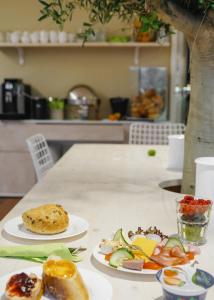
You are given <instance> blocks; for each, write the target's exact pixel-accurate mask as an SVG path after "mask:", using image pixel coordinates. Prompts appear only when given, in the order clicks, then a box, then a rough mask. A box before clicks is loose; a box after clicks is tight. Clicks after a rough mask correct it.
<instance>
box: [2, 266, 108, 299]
mask: <svg viewBox="0 0 214 300" xmlns="http://www.w3.org/2000/svg"><path fill="white" fill-rule="evenodd" d="M78 270H79V272H80V274H81V276H82V278H83V280H84V282H85V285H86V287H87V289H88V291H89V295H90V300H101V299H102V300H111V299H112V293H113V292H112V286H111V284H110V283H109V282H108V281H107V280H106V279H105V278H104V277H102V276H101V275H99V274H97V273H95V272H92V271H89V270H86V269H82V268H78ZM22 272H24V273H27V274H30V273H34V274H36V275H37V276H38V277H40V278H41V277H42V268H41V267H33V268H27V269H22V270H18V271H16V272H13V273H10V274H7V275H5V276H2V277H0V299H4V298H3V296H4V290H5V287H6V283H7V281H8V279H9V278H10V277H11V276H12V275H14V274H18V273H22ZM50 299H54V298H52V297H51V296H50V295H49V294H45V295H44V296H43V297H42V298H41V300H50Z"/></svg>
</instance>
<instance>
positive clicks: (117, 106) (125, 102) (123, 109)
mask: <svg viewBox="0 0 214 300" xmlns="http://www.w3.org/2000/svg"><path fill="white" fill-rule="evenodd" d="M110 103H111V109H112V113H113V114H114V113H120V115H121V119H124V118H126V117H127V115H128V108H129V99H128V98H122V97H115V98H110Z"/></svg>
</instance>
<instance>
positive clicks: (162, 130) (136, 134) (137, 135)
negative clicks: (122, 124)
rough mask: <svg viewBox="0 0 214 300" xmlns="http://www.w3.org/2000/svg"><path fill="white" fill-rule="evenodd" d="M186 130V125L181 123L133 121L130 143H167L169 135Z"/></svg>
mask: <svg viewBox="0 0 214 300" xmlns="http://www.w3.org/2000/svg"><path fill="white" fill-rule="evenodd" d="M184 132H185V125H184V124H180V123H155V124H153V123H145V122H141V123H132V124H131V126H130V131H129V144H144V145H167V144H168V143H169V141H168V135H171V134H183V133H184Z"/></svg>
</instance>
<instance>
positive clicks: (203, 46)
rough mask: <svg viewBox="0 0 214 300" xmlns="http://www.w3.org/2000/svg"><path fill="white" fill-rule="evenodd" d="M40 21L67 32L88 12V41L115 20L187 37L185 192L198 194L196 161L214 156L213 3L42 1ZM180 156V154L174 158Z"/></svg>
mask: <svg viewBox="0 0 214 300" xmlns="http://www.w3.org/2000/svg"><path fill="white" fill-rule="evenodd" d="M38 1H39V2H40V3H41V4H42V9H41V17H40V20H41V19H45V18H47V17H51V18H52V19H53V20H54V22H56V23H57V24H59V25H60V26H63V24H64V23H65V22H66V21H67V20H71V19H72V15H73V12H74V11H75V10H76V9H79V8H84V9H86V11H87V12H88V20H86V22H85V23H84V25H85V28H86V31H85V38H87V36H88V35H91V33H93V25H94V24H95V23H97V22H101V23H103V24H104V23H108V22H109V21H110V20H111V19H112V18H113V17H114V16H116V17H117V18H119V19H120V20H122V21H124V22H129V21H131V20H132V19H133V18H139V20H140V21H142V28H141V30H142V31H146V30H148V29H150V28H152V29H156V30H158V28H160V27H161V26H165V27H166V29H168V31H169V25H168V24H171V25H173V26H174V27H175V28H177V29H178V30H180V31H183V33H184V34H185V37H186V40H187V42H188V45H189V48H190V51H191V66H190V68H191V102H190V111H189V117H188V125H187V130H186V138H185V163H184V176H183V192H184V193H190V194H194V183H195V178H194V177H195V166H194V159H195V158H196V157H200V156H213V155H214V134H213V133H214V92H213V86H214V0H123V1H122V0H112V1H108V0H80V1H77V0H73V1H71V0H46V1H44V0H38ZM175 155H176V154H175Z"/></svg>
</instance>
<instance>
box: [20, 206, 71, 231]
mask: <svg viewBox="0 0 214 300" xmlns="http://www.w3.org/2000/svg"><path fill="white" fill-rule="evenodd" d="M22 220H23V223H24V226H25V228H26V229H28V230H30V231H32V232H35V233H40V234H56V233H60V232H63V231H65V230H66V229H67V228H68V225H69V217H68V213H67V212H66V211H65V210H64V209H63V207H62V206H61V205H58V204H46V205H42V206H39V207H37V208H33V209H30V210H28V211H26V212H24V213H23V215H22Z"/></svg>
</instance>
